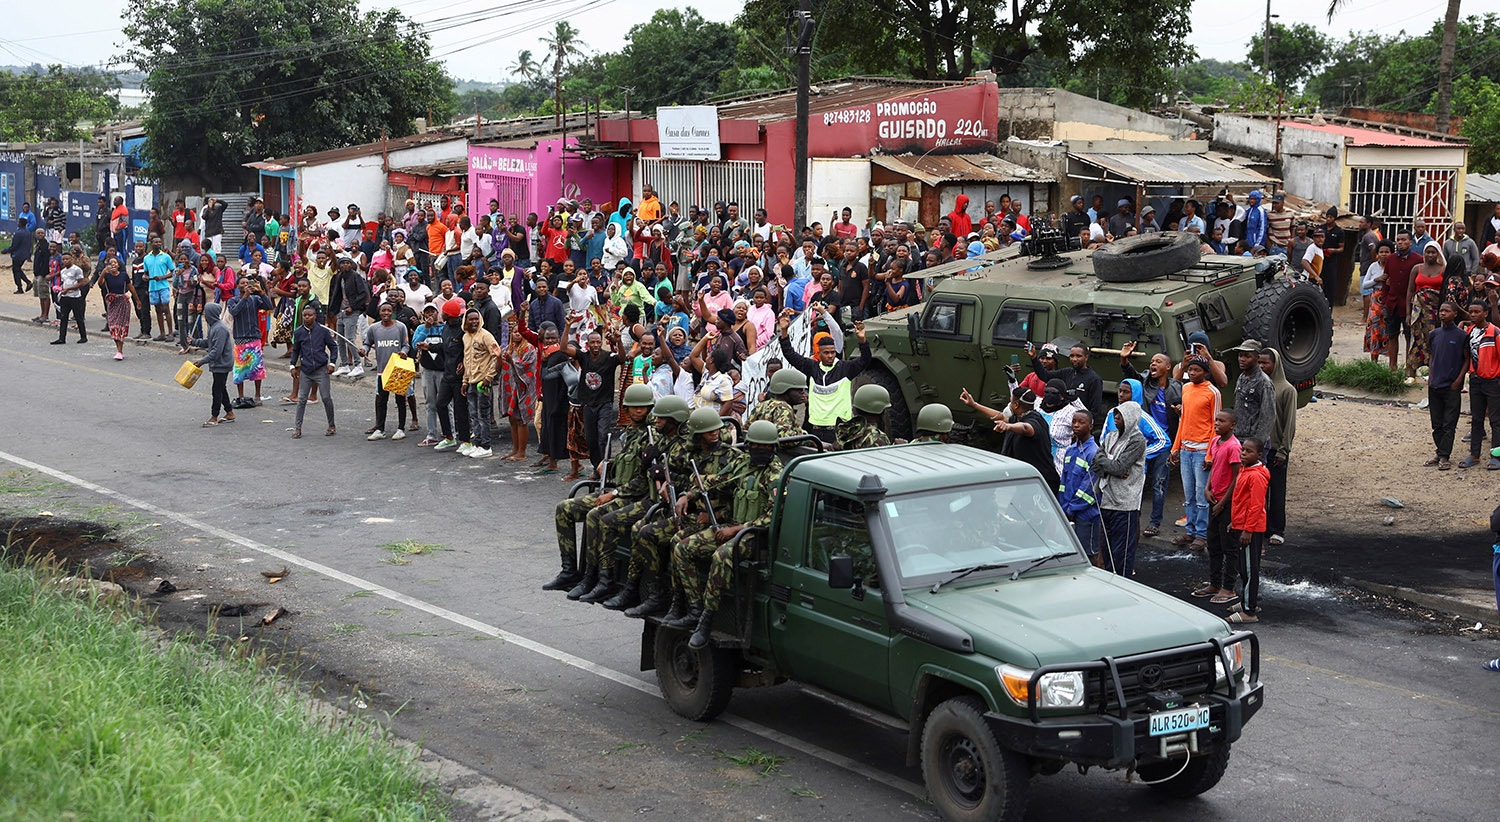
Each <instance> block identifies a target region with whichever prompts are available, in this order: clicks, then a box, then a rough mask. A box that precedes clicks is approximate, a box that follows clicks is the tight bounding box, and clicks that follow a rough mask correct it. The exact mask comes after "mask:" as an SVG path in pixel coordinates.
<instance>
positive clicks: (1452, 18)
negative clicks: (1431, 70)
mask: <svg viewBox="0 0 1500 822" xmlns="http://www.w3.org/2000/svg"><path fill="white" fill-rule="evenodd" d="M1348 2H1349V0H1328V22H1330V23H1332V22H1333V15H1334V14H1335V13H1336V12H1337V11H1338V10H1339V9H1340V8H1341V7H1343V6H1344V5H1345V4H1346V3H1348ZM1459 2H1460V0H1448V12H1447V14H1446V15H1445V16H1444V17H1443V45H1442V48H1441V50H1439V52H1438V86H1437V104H1436V105H1435V106H1433V109H1434V114H1435V115H1436V119H1437V129H1436V130H1437V131H1438V132H1440V133H1443V134H1447V133H1448V120H1449V118H1450V116H1451V115H1452V113H1453V51H1454V48H1455V46H1456V44H1457V42H1458V7H1459Z"/></svg>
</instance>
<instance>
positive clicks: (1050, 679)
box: [995, 665, 1086, 708]
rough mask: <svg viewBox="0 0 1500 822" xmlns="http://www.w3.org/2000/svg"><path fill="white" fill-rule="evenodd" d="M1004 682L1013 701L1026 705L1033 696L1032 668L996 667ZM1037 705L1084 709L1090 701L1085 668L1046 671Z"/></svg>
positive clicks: (1041, 706) (1039, 686) (1001, 680)
mask: <svg viewBox="0 0 1500 822" xmlns="http://www.w3.org/2000/svg"><path fill="white" fill-rule="evenodd" d="M995 673H996V674H998V675H999V677H1000V684H1001V685H1003V686H1005V693H1006V694H1007V695H1009V696H1010V699H1011V701H1012V702H1014V703H1016V704H1017V705H1020V706H1022V707H1025V706H1026V702H1027V698H1028V697H1029V696H1030V695H1031V671H1028V670H1026V669H1024V668H1017V667H1015V666H1012V665H1000V666H998V667H996V668H995ZM1036 692H1037V693H1036V704H1037V707H1039V708H1081V707H1083V705H1084V702H1085V700H1086V693H1085V690H1084V679H1083V672H1082V671H1055V672H1053V673H1050V674H1043V675H1042V677H1041V679H1039V680H1037V684H1036Z"/></svg>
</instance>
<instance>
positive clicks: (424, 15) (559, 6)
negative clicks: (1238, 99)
mask: <svg viewBox="0 0 1500 822" xmlns="http://www.w3.org/2000/svg"><path fill="white" fill-rule="evenodd" d="M361 4H362V5H364V6H365V7H367V8H375V7H386V6H390V5H392V3H391V2H390V0H385V1H384V2H382V0H361ZM394 5H395V6H396V7H398V8H400V9H401V10H402V11H404V12H405V13H406V14H407V15H408V16H409V17H412V18H414V19H416V20H419V21H423V22H426V23H431V24H433V25H434V27H444V26H451V28H447V29H446V30H442V31H437V32H435V33H434V34H433V55H434V56H436V57H438V58H439V59H441V60H443V61H444V62H445V63H446V64H447V67H448V72H449V74H451V75H452V76H454V77H458V78H462V79H468V80H481V81H489V82H499V81H501V80H505V79H508V76H507V72H506V68H507V67H508V66H510V65H511V64H512V62H513V61H514V59H515V54H516V53H517V52H519V51H521V50H522V49H531V50H532V52H533V54H539V53H540V52H541V51H542V48H543V47H542V46H541V45H540V43H539V41H540V38H541V37H542V36H543V35H544V34H545V33H546V32H548V31H550V30H551V28H552V25H553V23H552V21H554V20H556V19H558V18H559V17H560V16H567V17H568V19H570V20H572V22H573V24H574V26H576V27H577V28H578V29H579V30H580V31H581V32H582V39H583V42H584V43H585V45H586V46H587V47H588V48H589V50H590V51H614V50H616V49H618V48H619V47H620V44H621V41H622V40H623V39H624V36H625V33H626V32H627V31H629V30H630V27H631V26H633V25H635V24H637V23H643V22H645V21H647V20H649V19H650V18H651V15H652V13H653V12H655V11H656V10H657V9H659V8H670V7H673V6H685V5H689V4H684V3H681V2H672V1H671V0H397V2H395V3H394ZM506 5H509V6H522V7H524V8H522V9H521V10H519V11H509V10H508V11H506V12H505V13H504V14H503V16H502V15H499V14H498V13H497V12H496V11H494V10H495V9H496V8H498V7H503V6H506ZM692 5H694V6H695V7H696V8H697V9H698V10H699V11H700V12H701V13H702V14H703V16H704V17H706V18H708V19H710V20H722V21H727V20H730V19H732V18H733V17H734V16H735V14H736V13H738V11H739V9H740V7H741V5H742V3H740V2H736V0H716V2H701V3H697V4H692ZM817 5H818V0H815V2H814V7H815V8H816V7H817ZM67 7H68V14H67V16H66V19H65V21H64V20H62V19H61V18H59V17H58V15H57V7H56V6H53V5H50V4H47V3H22V4H20V5H18V6H14V7H12V8H11V9H10V11H9V12H8V13H7V14H6V18H7V19H8V20H10V21H11V22H10V23H9V24H7V25H6V27H5V33H4V34H3V35H0V64H22V65H23V64H28V63H31V62H39V63H63V64H66V65H98V64H100V63H102V62H104V61H106V60H108V59H109V57H110V56H112V55H114V54H117V53H119V51H120V48H119V45H120V43H121V42H122V40H123V37H122V36H121V35H120V33H119V31H118V30H117V29H107V28H105V25H106V24H108V23H111V22H112V21H115V20H119V19H120V17H119V15H120V12H121V10H122V9H123V8H124V7H125V4H124V3H123V2H121V0H68V3H67ZM1445 7H1446V3H1445V2H1444V0H1349V2H1348V4H1347V8H1348V9H1349V10H1347V11H1343V12H1341V13H1340V15H1339V16H1338V17H1337V18H1335V21H1334V24H1333V25H1332V26H1329V25H1328V23H1327V21H1326V18H1325V17H1324V14H1325V12H1326V9H1327V6H1326V3H1325V2H1324V0H1300V2H1292V0H1272V9H1271V10H1272V12H1273V13H1275V14H1279V15H1281V22H1283V23H1286V24H1291V23H1297V22H1306V23H1311V24H1314V25H1316V26H1318V27H1320V28H1322V29H1324V30H1325V31H1328V32H1331V33H1333V34H1335V35H1337V36H1340V37H1341V36H1342V35H1344V34H1345V33H1347V32H1348V31H1350V30H1351V29H1354V30H1359V31H1372V30H1373V31H1376V32H1380V33H1384V34H1395V33H1396V32H1398V31H1401V30H1402V29H1405V30H1406V31H1407V32H1409V33H1415V32H1419V31H1425V30H1426V29H1427V28H1429V27H1430V26H1431V25H1432V24H1433V23H1434V22H1435V21H1437V20H1439V19H1440V18H1441V17H1442V14H1443V10H1444V8H1445ZM1197 8H1198V14H1196V15H1195V17H1194V21H1193V33H1192V36H1191V38H1190V42H1191V43H1192V44H1193V45H1194V46H1196V47H1197V49H1198V51H1199V53H1200V54H1202V55H1203V56H1205V57H1215V58H1218V59H1224V60H1239V59H1243V58H1244V56H1245V47H1246V43H1247V42H1249V39H1250V36H1251V34H1253V33H1254V32H1255V31H1257V30H1259V28H1260V27H1261V26H1262V25H1263V21H1264V14H1265V11H1264V9H1265V6H1264V5H1263V4H1261V3H1259V2H1258V0H1250V2H1248V3H1234V2H1230V3H1222V4H1212V3H1210V4H1204V3H1200V4H1197ZM1485 12H1500V0H1464V4H1463V13H1464V14H1466V15H1468V14H1482V13H1485ZM455 18H457V20H456V22H455ZM59 22H65V23H66V24H69V25H71V26H72V27H73V28H76V29H77V31H76V32H75V33H66V34H64V33H60V32H59V26H58V24H59ZM1459 57H1460V59H1459V68H1460V69H1462V63H1463V61H1462V55H1460V56H1459ZM1460 73H1461V72H1460Z"/></svg>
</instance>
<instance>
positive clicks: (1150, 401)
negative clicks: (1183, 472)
mask: <svg viewBox="0 0 1500 822" xmlns="http://www.w3.org/2000/svg"><path fill="white" fill-rule="evenodd" d="M1135 347H1136V345H1135V341H1133V340H1132V341H1131V342H1127V343H1125V345H1124V346H1123V347H1122V348H1121V349H1120V351H1121V353H1120V370H1121V371H1122V372H1124V374H1125V376H1126V378H1127V379H1132V380H1135V381H1136V382H1138V383H1140V384H1141V386H1142V388H1144V389H1145V391H1146V392H1147V393H1146V395H1145V397H1144V398H1142V397H1134V399H1135V401H1136V402H1139V403H1140V404H1141V408H1142V409H1144V411H1145V414H1144V415H1143V416H1145V417H1148V418H1150V419H1151V421H1153V422H1155V423H1156V425H1157V427H1158V428H1160V429H1162V430H1163V431H1165V432H1166V433H1167V443H1168V448H1167V449H1166V450H1165V451H1162V452H1160V453H1158V454H1156V455H1155V456H1152V455H1151V453H1152V452H1149V451H1148V453H1147V456H1146V485H1147V487H1149V488H1150V489H1151V518H1150V520H1149V521H1148V523H1147V524H1146V528H1145V530H1144V531H1142V534H1144V535H1145V536H1148V537H1154V536H1156V535H1157V534H1160V533H1161V520H1162V516H1163V514H1164V513H1165V510H1166V504H1167V485H1168V484H1169V483H1170V482H1171V479H1172V472H1171V470H1170V468H1171V466H1169V465H1168V464H1167V462H1168V458H1169V457H1170V456H1171V454H1170V453H1169V452H1170V451H1171V450H1172V449H1171V447H1170V444H1171V442H1172V440H1173V439H1174V438H1175V437H1176V436H1177V415H1178V413H1179V409H1180V408H1181V406H1182V381H1181V380H1177V379H1173V378H1172V358H1171V357H1168V356H1167V355H1166V354H1162V353H1157V354H1153V355H1151V361H1150V364H1149V365H1147V367H1146V373H1145V374H1144V375H1143V374H1141V373H1140V372H1139V371H1136V370H1135V366H1133V365H1131V363H1130V358H1131V355H1133V354H1134V353H1135ZM1122 402H1123V399H1122Z"/></svg>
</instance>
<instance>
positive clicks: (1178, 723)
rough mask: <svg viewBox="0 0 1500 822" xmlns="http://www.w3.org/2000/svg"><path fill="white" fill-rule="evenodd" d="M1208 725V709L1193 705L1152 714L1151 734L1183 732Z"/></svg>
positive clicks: (1160, 734)
mask: <svg viewBox="0 0 1500 822" xmlns="http://www.w3.org/2000/svg"><path fill="white" fill-rule="evenodd" d="M1207 727H1208V709H1207V708H1200V707H1197V706H1193V707H1191V708H1182V709H1180V710H1176V711H1162V712H1161V713H1156V714H1152V715H1151V735H1152V736H1166V735H1168V734H1181V733H1187V732H1188V731H1196V730H1198V729H1199V728H1207Z"/></svg>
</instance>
